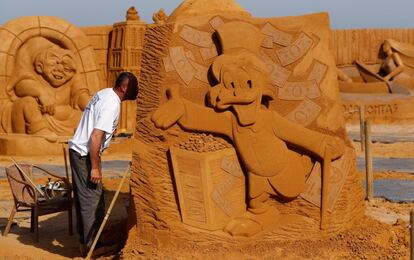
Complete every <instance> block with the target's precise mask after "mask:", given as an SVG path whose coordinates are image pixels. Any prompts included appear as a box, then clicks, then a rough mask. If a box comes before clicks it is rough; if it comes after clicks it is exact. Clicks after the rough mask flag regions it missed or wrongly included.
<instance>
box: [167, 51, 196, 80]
mask: <svg viewBox="0 0 414 260" xmlns="http://www.w3.org/2000/svg"><path fill="white" fill-rule="evenodd" d="M170 57H171V61H172V63H173V65H174V67H175V70H176V71H177V73H178V75H179V76H180V78H181V79H182V80H183V81H184V82H185V84H187V85H188V84H190V82H191V80H192V79H193V78H194V76H195V70H194V68H193V67H192V66H191V64H190V62H189V61H188V59H187V56H186V54H185V52H184V48H183V47H170Z"/></svg>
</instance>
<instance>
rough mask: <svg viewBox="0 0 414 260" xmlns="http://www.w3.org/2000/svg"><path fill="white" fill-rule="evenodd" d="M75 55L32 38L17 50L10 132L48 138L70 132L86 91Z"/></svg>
mask: <svg viewBox="0 0 414 260" xmlns="http://www.w3.org/2000/svg"><path fill="white" fill-rule="evenodd" d="M77 72H78V69H77V65H76V61H75V56H74V54H73V53H72V52H71V51H70V50H67V49H63V48H61V47H59V46H58V45H56V44H54V43H52V42H51V41H49V40H47V39H45V38H42V37H34V38H32V39H30V40H28V41H27V42H26V43H25V44H24V45H23V46H22V47H21V48H20V50H19V53H18V55H17V58H16V64H15V67H14V73H13V76H12V78H11V80H10V82H9V84H8V86H7V92H8V94H9V95H10V97H11V99H12V101H13V103H12V105H11V106H9V110H10V113H11V115H12V116H11V129H12V132H13V133H20V134H32V135H42V136H47V138H48V139H49V140H53V139H56V137H57V135H65V134H67V135H69V134H71V133H72V132H73V127H75V125H76V122H77V119H78V118H79V116H80V114H81V111H82V110H83V109H84V108H85V107H86V105H87V103H88V101H89V98H90V93H89V89H88V88H87V87H86V86H85V85H84V84H82V83H81V82H80V81H79V78H78V75H77Z"/></svg>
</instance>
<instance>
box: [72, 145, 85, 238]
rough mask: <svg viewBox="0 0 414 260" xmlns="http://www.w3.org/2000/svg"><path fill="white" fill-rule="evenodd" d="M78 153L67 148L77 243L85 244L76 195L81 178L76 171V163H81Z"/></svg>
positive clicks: (77, 167)
mask: <svg viewBox="0 0 414 260" xmlns="http://www.w3.org/2000/svg"><path fill="white" fill-rule="evenodd" d="M79 156H80V155H79V154H78V153H77V152H75V151H73V150H71V149H69V161H70V167H71V169H72V185H73V195H74V201H75V209H76V226H77V231H78V234H79V243H80V244H81V245H84V244H85V239H84V235H83V223H82V216H81V213H80V202H79V196H78V185H79V184H81V180H80V179H79V175H80V174H81V173H79V172H78V169H79V168H80V167H79V166H78V165H77V164H79V163H81V162H80V161H79V160H78V159H76V157H79Z"/></svg>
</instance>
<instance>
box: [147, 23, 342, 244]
mask: <svg viewBox="0 0 414 260" xmlns="http://www.w3.org/2000/svg"><path fill="white" fill-rule="evenodd" d="M217 34H218V37H219V40H220V43H221V49H222V51H223V54H221V55H220V56H219V57H217V58H216V60H215V61H214V63H213V64H212V68H211V72H212V74H213V76H214V78H215V79H216V80H217V81H218V84H217V85H216V86H214V87H212V89H211V90H210V92H209V98H208V99H209V102H210V105H211V107H212V108H209V107H204V106H200V105H197V104H194V103H192V102H189V101H188V100H185V99H183V98H181V97H180V96H179V91H178V87H177V86H172V87H169V88H168V89H167V96H168V99H169V100H168V101H167V102H166V103H165V104H163V105H162V106H161V107H160V108H159V109H158V110H157V111H155V113H154V114H153V115H152V121H153V122H154V124H155V125H156V127H158V128H162V129H167V128H169V127H171V126H172V125H173V124H175V123H178V124H179V125H180V126H181V127H182V128H183V129H186V130H191V131H201V132H210V133H216V134H222V135H225V136H227V137H228V138H230V139H231V140H232V142H233V144H234V146H235V148H236V150H237V153H238V156H239V158H240V160H241V162H242V164H243V166H244V168H245V169H246V171H247V174H246V178H247V190H248V194H247V196H248V198H247V202H248V206H247V210H246V212H245V213H244V214H243V215H242V216H239V217H237V218H235V219H232V220H231V221H230V222H229V223H228V224H227V226H226V227H225V231H227V232H228V233H229V234H231V235H233V236H247V237H249V236H252V235H255V234H257V233H258V232H261V231H264V230H269V229H271V228H272V227H274V226H275V225H276V223H277V222H279V221H280V219H281V218H280V217H281V214H280V213H279V211H278V210H277V208H275V207H274V206H271V205H269V199H270V197H271V196H276V197H277V198H278V199H279V200H285V201H288V200H292V199H294V198H296V197H297V196H298V195H299V194H300V193H301V192H302V191H303V190H304V187H305V181H306V178H307V177H308V175H309V173H310V171H311V169H312V166H313V163H312V159H311V158H314V159H322V158H323V156H324V154H325V150H326V149H327V147H328V146H329V148H330V151H331V155H332V158H333V159H335V158H338V157H340V156H341V155H342V154H343V153H344V143H343V141H342V140H341V139H339V138H336V137H332V136H328V135H325V134H322V133H319V132H316V131H312V130H309V129H307V128H305V127H302V126H300V125H298V124H295V123H293V122H290V121H289V120H287V119H285V118H283V117H282V116H280V115H279V114H278V113H277V112H275V111H273V110H270V109H266V108H265V107H263V105H262V99H264V98H272V97H273V93H272V91H271V88H270V87H271V84H270V80H269V75H268V72H267V68H266V65H265V64H264V63H263V62H262V61H261V60H260V59H259V58H258V55H257V54H258V53H259V49H260V45H261V42H262V39H263V38H262V37H263V36H262V34H261V33H260V31H259V30H258V29H257V28H256V27H254V26H253V25H251V24H248V23H244V22H229V23H226V24H224V25H222V26H220V27H219V28H218V30H217ZM288 145H289V147H295V149H290V148H288ZM282 224H283V223H282Z"/></svg>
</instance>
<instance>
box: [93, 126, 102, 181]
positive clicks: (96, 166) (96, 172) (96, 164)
mask: <svg viewBox="0 0 414 260" xmlns="http://www.w3.org/2000/svg"><path fill="white" fill-rule="evenodd" d="M104 136H105V132H104V131H102V130H99V129H93V131H92V134H91V137H90V139H89V156H90V158H91V181H92V182H93V183H99V182H100V181H101V179H102V173H101V158H100V156H99V152H100V150H101V146H102V142H103V139H104Z"/></svg>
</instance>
